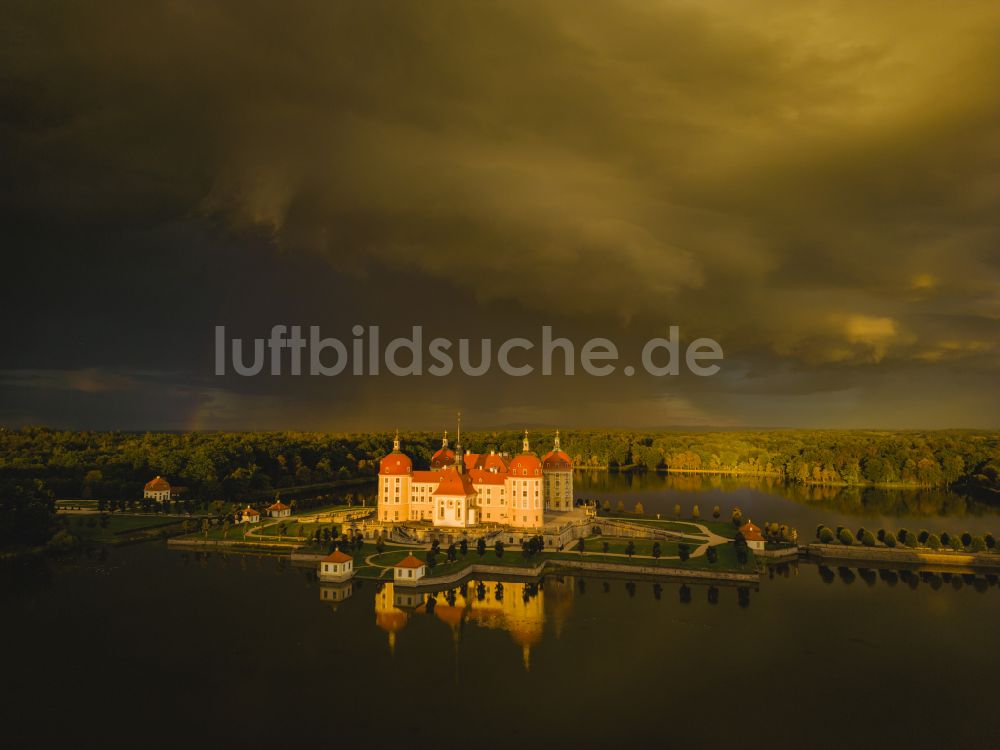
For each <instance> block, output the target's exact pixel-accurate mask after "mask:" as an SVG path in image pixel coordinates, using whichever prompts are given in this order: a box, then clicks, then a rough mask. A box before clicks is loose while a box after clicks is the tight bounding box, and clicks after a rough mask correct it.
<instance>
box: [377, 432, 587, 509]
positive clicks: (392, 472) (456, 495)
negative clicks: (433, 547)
mask: <svg viewBox="0 0 1000 750" xmlns="http://www.w3.org/2000/svg"><path fill="white" fill-rule="evenodd" d="M461 435H462V433H461V426H459V431H458V436H457V440H456V444H455V450H451V449H450V448H449V447H448V433H447V432H446V433H445V434H444V438H442V440H441V448H440V449H439V450H438V451H437V452H436V453H435V454H434V455H433V457H432V458H431V466H430V469H429V470H427V471H414V470H413V461H412V460H411V459H410V458H409V456H407V455H406V454H405V453H403V452H402V451H401V450H400V441H399V433H398V432H397V433H396V437H395V439H394V440H393V444H392V453H390V454H388V455H387V456H385V457H384V458H383V459H382V460H381V461H380V462H379V475H378V515H377V518H378V520H379V521H380V522H382V523H406V522H408V521H410V522H412V521H424V522H430V523H431V524H433V525H434V526H436V527H446V528H468V527H471V526H476V525H479V524H500V525H506V526H513V527H516V528H521V529H535V528H542V527H543V526H544V525H545V520H546V519H545V513H546V511H557V512H559V511H569V510H572V508H573V462H572V461H571V460H570V457H569V456H568V455H566V453H564V452H563V451H562V450H561V449H560V447H559V432H558V431H556V436H555V443H554V445H553V448H552V450H550V451H549V452H548V453H546V454H545V455H544V456H542V457H541V458H539V457H538V456H537V455H535V453H533V452H532V451H531V447H530V444H529V442H528V431H527V430H525V431H524V440H523V441H522V450H521V452H520V453H519V454H517V455H516V456H514V457H513V458H511V457H509V456H508V455H506V454H501V453H497V452H496V451H494V450H491V451H490V452H489V453H465V452H463V450H462V437H461Z"/></svg>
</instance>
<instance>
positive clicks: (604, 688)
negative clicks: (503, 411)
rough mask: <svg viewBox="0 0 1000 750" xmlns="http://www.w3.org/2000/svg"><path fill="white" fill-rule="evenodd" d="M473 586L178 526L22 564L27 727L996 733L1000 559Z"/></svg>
mask: <svg viewBox="0 0 1000 750" xmlns="http://www.w3.org/2000/svg"><path fill="white" fill-rule="evenodd" d="M618 479H622V478H620V477H619V478H618ZM605 480H606V481H607V482H608V483H609V484H610V483H612V482H615V481H617V480H616V479H615V478H607V477H606V478H605ZM659 481H660V483H661V486H659V487H657V486H655V485H649V484H648V483H647V482H646V481H645V480H643V481H641V482H638V483H633V484H632V486H631V487H617V486H606V487H604V488H603V489H602V488H601V487H599V486H591V487H590V488H589V491H590V493H591V494H592V495H593V496H597V495H598V493H599V492H608V493H609V496H614V497H620V496H627V497H633V496H634V497H638V498H641V499H642V502H643V503H644V505H646V508H647V511H651V512H655V510H654V509H653V508H652V507H651V506H652V504H653V503H663V504H664V508H663V510H664V511H666V512H672V507H673V504H674V502H678V501H680V502H682V504H684V503H685V502H691V497H692V495H691V494H690V493H691V492H692V491H693V490H691V489H690V488H689V489H688V490H682V489H680V488H677V487H670V488H664V487H663V486H662V483H663V479H662V477H661V478H659ZM678 493H681V494H678ZM713 493H719V494H718V495H717V496H718V498H719V499H718V500H717V501H713V500H709V499H707V498H709V497H714V496H715V495H713ZM698 497H699V501H700V504H701V505H702V508H703V510H704V509H705V506H706V505H707V506H708V509H709V510H710V508H711V505H713V504H715V503H716V502H717V503H718V504H721V505H723V506H724V507H726V506H727V505H729V504H731V503H730V502H729V500H728V498H735V497H738V498H739V500H738V504H742V506H743V507H744V509H745V510H748V509H749V512H751V513H753V514H754V516H755V517H756V516H757V514H758V511H759V512H760V513H761V514H762V515H763V516H767V517H770V516H773V517H774V518H775V519H777V518H779V517H780V518H781V519H782V520H792V521H794V522H797V523H799V524H800V527H805V526H807V525H813V523H814V519H815V518H816V516H813V515H811V514H814V513H820V514H822V517H821V518H820V520H825V521H827V522H838V521H840V520H843V518H840V517H831V516H830V515H828V514H831V513H834V512H836V513H841V514H842V515H843V517H844V518H857V516H855V515H851V514H850V513H848V512H847V511H846V510H844V509H843V508H840V509H839V510H837V508H839V507H840V506H839V505H838V503H839V501H837V500H834V501H830V502H831V503H832V504H830V505H827V504H826V503H827V501H822V502H820V501H816V502H810V503H809V504H808V505H799V504H798V503H797V502H796V501H794V500H789V499H782V498H781V497H778V496H776V495H773V494H772V493H771V492H768V491H767V490H766V489H761V488H757V489H746V488H743V489H739V490H735V491H734V492H727V491H725V489H724V488H722V489H710V490H708V491H706V492H702V493H699V495H698ZM682 498H686V500H685V499H682ZM701 498H706V499H705V500H701ZM918 507H920V506H918ZM794 508H798V509H799V511H798V512H800V513H801V514H802V515H801V516H797V517H796V518H794V519H793V518H792V517H791V516H790V515H789V514H785V515H780V516H779V514H778V511H779V510H789V509H794ZM858 513H859V514H862V515H864V509H863V508H862V509H861V510H859V511H858ZM864 517H865V519H866V520H865V521H864V523H865V524H866V525H868V526H869V527H876V526H877V525H879V524H878V523H875V522H872V521H870V520H867V519H870V518H892V519H896V518H897V516H896V515H895V514H889V513H887V512H886V511H885V509H884V508H883V509H880V510H879V511H878V513H877V514H876V515H874V516H870V515H865V516H864ZM800 518H801V520H799V519H800ZM904 518H907V519H909V518H910V517H909V516H904ZM924 518H926V517H924ZM761 520H770V518H767V519H765V518H764V517H762V518H761ZM936 520H937V521H938V522H939V525H942V526H944V527H949V528H950V527H953V526H955V525H957V524H960V525H961V526H962V528H963V529H964V528H969V529H976V530H979V529H981V528H987V527H989V523H990V521H992V520H995V516H994V515H992V514H987V513H985V512H984V510H983V509H981V508H978V509H977V508H973V507H970V506H968V505H966V506H965V507H964V509H963V510H962V511H961V512H960V513H959V512H956V514H955V516H953V517H949V518H942V519H936ZM807 521H808V524H807ZM852 523H854V522H852ZM906 523H908V524H909V525H910V526H911V527H914V526H917V524H916V523H913V522H911V521H910V520H907V521H906ZM977 524H984V525H983V526H979V525H977ZM855 525H856V524H855ZM923 525H926V526H933V524H932V523H931V522H930V521H928V522H927V523H926V524H923ZM477 588H478V587H477V586H476V585H475V584H470V585H469V586H468V587H467V588H466V590H465V591H464V593H463V592H462V591H460V590H456V591H454V592H453V593H451V594H449V593H447V592H441V593H439V594H438V595H437V597H436V599H435V601H436V606H434V607H433V609H432V610H431V611H428V609H429V608H428V605H427V603H426V601H425V600H424V597H422V596H421V597H419V599H418V600H412V601H406V600H405V599H402V598H399V599H397V593H398V592H395V591H393V590H392V587H391V586H389V585H387V586H383V587H382V588H379V587H377V586H376V585H375V584H374V583H372V582H361V583H360V584H359V583H357V582H356V583H355V584H354V586H353V589H352V590H351V591H350V595H349V596H347V598H346V599H344V600H343V601H339V602H337V603H333V601H332V597H338V596H341V595H343V594H344V593H345V592H344V590H342V589H335V588H330V587H326V586H321V585H320V584H319V583H318V582H317V581H316V580H315V578H314V576H313V575H312V572H311V571H310V570H308V569H301V568H294V567H292V566H291V565H290V564H288V563H287V561H286V560H283V559H280V558H269V557H253V556H240V555H229V556H225V555H210V556H199V555H195V554H193V553H183V552H178V551H173V550H168V549H167V548H166V547H165V546H164V545H161V544H159V543H156V544H152V543H151V544H145V545H138V546H132V547H124V548H118V549H114V550H110V551H107V552H106V553H104V554H95V555H93V556H91V557H85V558H82V559H79V560H77V561H75V562H70V563H64V564H60V565H41V564H38V565H27V564H25V565H21V566H19V567H18V568H16V569H7V570H5V571H4V579H3V588H2V592H3V594H2V595H3V599H2V601H3V610H4V612H3V621H4V631H5V634H6V636H7V643H8V649H7V652H6V654H5V657H4V660H3V675H4V684H5V686H6V687H7V690H6V691H5V692H6V694H7V695H6V698H5V700H4V702H3V705H4V709H3V710H4V712H5V714H7V717H6V719H5V721H4V733H5V735H6V737H8V738H9V737H11V735H12V734H13V735H14V741H13V744H11V745H8V746H11V747H22V746H28V745H31V746H36V745H38V744H40V743H41V742H42V741H44V740H48V739H62V740H65V739H73V738H76V741H77V743H78V744H79V743H80V742H81V741H82V740H81V739H79V738H85V737H96V738H99V742H97V743H96V746H101V745H108V746H110V745H114V746H118V745H133V744H139V743H141V744H143V745H148V744H153V745H157V746H160V745H173V746H177V745H178V743H180V744H182V745H185V746H196V747H200V746H214V747H218V746H237V745H242V746H259V745H263V744H272V745H273V746H278V747H286V746H292V745H306V744H312V743H315V742H323V746H329V745H331V744H333V745H335V744H336V743H337V742H339V741H349V742H350V744H351V745H352V746H357V747H383V746H393V747H400V748H423V747H429V746H431V744H432V743H433V744H434V745H436V746H445V745H453V744H457V745H458V746H469V747H487V748H489V747H496V746H499V745H504V746H511V747H515V746H525V747H536V746H539V744H540V743H553V744H551V745H550V746H551V747H564V746H570V747H572V746H576V747H584V748H589V747H598V746H600V747H607V746H614V745H615V744H616V743H618V744H621V743H623V742H630V743H633V742H634V743H641V744H645V745H650V744H654V743H655V744H656V746H661V747H662V746H666V747H684V746H687V747H705V746H709V745H710V744H711V745H716V744H717V743H724V744H723V745H722V746H729V747H762V746H772V747H773V746H775V744H773V743H774V742H776V743H777V745H776V746H779V747H781V746H785V745H787V744H789V743H791V742H796V743H800V744H803V745H804V746H808V747H831V748H833V747H838V748H839V747H843V746H844V745H845V744H847V743H848V742H851V743H852V744H853V745H854V746H855V747H872V746H875V745H879V744H881V746H883V747H884V746H889V747H896V746H899V747H908V748H914V747H919V748H922V747H955V746H959V745H961V744H963V743H970V744H971V743H976V744H977V745H979V746H982V747H996V746H997V742H996V737H997V735H996V733H997V732H998V731H1000V717H998V712H997V711H996V707H995V706H996V700H997V697H998V696H997V688H996V675H997V674H998V669H1000V650H998V649H997V648H996V624H997V623H998V622H1000V586H998V585H997V583H996V581H995V580H988V579H986V578H984V577H979V578H975V579H974V578H972V577H966V578H963V577H961V576H954V577H952V576H947V577H942V576H935V577H930V576H925V577H924V578H923V579H921V578H920V577H919V576H913V575H904V576H903V577H902V579H901V578H900V577H899V576H898V575H897V574H895V573H892V572H887V571H883V572H881V573H880V572H879V571H859V570H858V569H856V568H852V569H846V568H845V569H837V568H833V569H826V568H818V567H816V566H814V565H808V564H802V565H790V566H785V567H782V568H780V569H777V570H775V571H774V572H773V574H772V575H765V576H764V577H763V579H762V581H761V583H760V586H759V588H755V589H752V590H749V589H743V590H739V589H737V588H734V587H726V586H719V587H716V588H713V587H710V586H705V585H691V586H687V587H682V585H681V584H679V583H676V582H664V583H662V584H661V585H660V586H659V587H656V586H655V585H654V584H653V583H651V582H648V581H635V582H630V581H627V580H624V579H602V578H575V577H565V578H557V577H549V578H547V579H546V580H544V581H543V582H542V583H541V585H540V586H537V587H531V586H528V587H525V586H524V585H523V584H519V583H512V582H507V583H505V584H503V587H502V595H500V596H498V590H497V585H496V582H495V581H487V582H484V585H483V586H482V589H481V590H479V591H477ZM324 597H326V598H325V599H324ZM397 605H398V606H397ZM769 743H772V744H769ZM5 744H7V743H5ZM83 744H84V745H85V746H95V745H92V743H90V742H89V741H88V742H83Z"/></svg>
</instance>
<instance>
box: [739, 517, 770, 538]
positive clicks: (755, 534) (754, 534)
mask: <svg viewBox="0 0 1000 750" xmlns="http://www.w3.org/2000/svg"><path fill="white" fill-rule="evenodd" d="M740 533H741V534H742V535H743V538H744V539H746V540H747V541H748V542H763V541H764V536H763V535H762V534H761V533H760V527H759V526H754V525H753V524H752V523H750V521H749V520H748V521H747V522H746V523H745V524H743V525H742V526H740Z"/></svg>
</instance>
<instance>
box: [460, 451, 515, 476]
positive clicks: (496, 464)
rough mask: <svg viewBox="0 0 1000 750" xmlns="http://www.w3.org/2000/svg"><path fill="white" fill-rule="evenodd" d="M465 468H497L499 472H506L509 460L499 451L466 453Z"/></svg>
mask: <svg viewBox="0 0 1000 750" xmlns="http://www.w3.org/2000/svg"><path fill="white" fill-rule="evenodd" d="M465 468H467V469H486V470H495V471H496V473H497V474H506V473H507V462H506V461H505V460H504V459H503V456H500V455H499V454H497V453H466V454H465Z"/></svg>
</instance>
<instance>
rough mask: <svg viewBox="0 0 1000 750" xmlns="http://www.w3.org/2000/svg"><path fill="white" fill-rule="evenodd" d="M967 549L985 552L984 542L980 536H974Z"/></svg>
mask: <svg viewBox="0 0 1000 750" xmlns="http://www.w3.org/2000/svg"><path fill="white" fill-rule="evenodd" d="M969 548H970V549H971V550H972V551H973V552H985V551H986V540H985V539H983V537H981V536H974V537H972V540H971V541H970V542H969Z"/></svg>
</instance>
